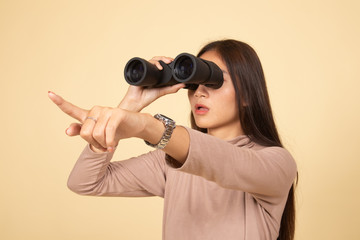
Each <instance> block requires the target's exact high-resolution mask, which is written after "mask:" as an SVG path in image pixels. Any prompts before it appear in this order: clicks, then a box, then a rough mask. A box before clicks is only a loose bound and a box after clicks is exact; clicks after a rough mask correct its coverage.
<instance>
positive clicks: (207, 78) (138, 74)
mask: <svg viewBox="0 0 360 240" xmlns="http://www.w3.org/2000/svg"><path fill="white" fill-rule="evenodd" d="M160 64H161V66H162V67H163V70H161V71H160V70H159V69H158V68H157V67H156V66H155V65H153V64H151V63H150V62H148V61H146V60H144V59H142V58H138V57H135V58H132V59H130V60H129V61H128V62H127V64H126V66H125V70H124V75H125V80H126V81H127V82H128V83H129V84H130V85H135V86H143V87H151V88H156V87H164V86H171V85H175V84H177V83H185V84H186V87H185V88H188V89H196V88H197V86H198V85H199V84H202V85H205V86H207V87H210V88H215V89H217V88H220V87H221V86H222V84H223V82H224V79H223V72H222V70H221V69H220V68H219V67H218V66H217V65H216V64H215V63H213V62H210V61H206V60H204V59H201V58H198V57H195V56H194V55H191V54H189V53H182V54H180V55H178V56H177V57H176V58H175V60H174V61H173V62H171V63H170V64H166V63H164V62H163V61H160Z"/></svg>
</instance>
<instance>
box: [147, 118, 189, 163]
mask: <svg viewBox="0 0 360 240" xmlns="http://www.w3.org/2000/svg"><path fill="white" fill-rule="evenodd" d="M143 117H144V118H145V124H146V126H145V127H144V130H143V132H142V133H141V135H140V138H142V139H144V140H146V141H148V142H150V143H152V144H157V143H158V142H159V141H160V139H161V137H162V135H163V133H164V131H165V127H164V124H163V123H162V122H160V121H159V120H157V119H155V118H154V117H152V116H150V115H148V114H145V115H144V116H143ZM189 144H190V137H189V134H188V132H187V130H186V129H185V128H184V127H182V126H177V127H176V128H175V129H174V131H173V133H172V135H171V138H170V141H169V142H168V144H167V145H166V147H165V148H164V149H163V151H164V152H165V153H166V154H168V155H169V156H171V157H172V158H174V159H175V160H177V161H178V162H180V163H184V162H185V160H186V157H187V154H188V151H189Z"/></svg>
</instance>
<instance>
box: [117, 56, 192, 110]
mask: <svg viewBox="0 0 360 240" xmlns="http://www.w3.org/2000/svg"><path fill="white" fill-rule="evenodd" d="M160 60H161V61H163V62H165V63H166V64H169V63H171V62H172V61H173V60H174V59H173V58H169V57H153V58H152V59H151V60H149V62H150V63H152V64H154V65H155V66H156V67H157V68H158V69H159V70H162V69H163V67H162V66H161V64H160V63H159V61H160ZM184 87H185V84H183V83H179V84H176V85H173V86H166V87H162V88H144V87H140V86H132V85H130V86H129V88H128V91H127V93H126V95H125V97H124V98H123V100H122V101H121V103H120V104H119V105H118V107H119V108H122V109H125V110H129V111H134V112H140V111H141V110H142V109H143V108H145V107H146V106H148V105H149V104H150V103H152V102H153V101H155V100H156V99H158V98H159V97H162V96H164V95H166V94H171V93H176V92H177V91H179V89H181V88H184Z"/></svg>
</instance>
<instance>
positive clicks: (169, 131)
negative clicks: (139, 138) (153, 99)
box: [145, 113, 176, 149]
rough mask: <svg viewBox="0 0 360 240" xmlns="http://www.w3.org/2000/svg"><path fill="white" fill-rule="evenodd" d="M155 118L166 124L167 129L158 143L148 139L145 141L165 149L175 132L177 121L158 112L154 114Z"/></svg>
mask: <svg viewBox="0 0 360 240" xmlns="http://www.w3.org/2000/svg"><path fill="white" fill-rule="evenodd" d="M154 118H156V119H158V120H159V121H161V122H162V123H163V124H164V126H165V131H164V133H163V135H162V137H161V139H160V141H159V142H158V143H157V144H151V143H149V142H148V141H145V143H146V144H147V145H149V146H151V147H154V148H157V149H163V148H164V147H165V146H166V145H167V144H168V142H169V141H170V138H171V134H172V133H173V131H174V129H175V127H176V123H175V121H174V120H172V119H171V118H169V117H166V116H164V115H162V114H159V113H158V114H156V115H155V116H154Z"/></svg>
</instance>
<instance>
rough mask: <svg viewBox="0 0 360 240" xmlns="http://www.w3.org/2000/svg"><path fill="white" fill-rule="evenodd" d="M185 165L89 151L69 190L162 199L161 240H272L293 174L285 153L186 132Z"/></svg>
mask: <svg viewBox="0 0 360 240" xmlns="http://www.w3.org/2000/svg"><path fill="white" fill-rule="evenodd" d="M186 129H187V130H188V132H189V135H190V149H189V153H188V157H187V159H186V161H185V163H184V164H183V165H182V166H180V168H175V166H174V164H173V163H174V162H173V161H171V159H170V158H169V157H167V156H166V155H165V153H164V152H163V151H161V150H156V151H152V152H149V153H147V154H144V155H141V156H139V157H134V158H131V159H128V160H124V161H116V162H115V161H113V162H110V160H111V159H112V156H113V154H111V153H94V152H93V151H92V150H91V149H90V147H89V146H87V147H86V148H85V149H84V151H83V152H82V153H81V155H80V157H79V159H78V161H77V162H76V164H75V167H74V169H73V170H72V172H71V174H70V177H69V180H68V186H69V188H70V189H71V190H72V191H74V192H76V193H79V194H82V195H96V196H98V195H102V196H126V197H146V196H159V197H163V198H164V218H163V239H164V240H197V239H199V240H207V239H216V240H217V239H226V240H232V239H243V240H245V239H246V240H257V239H261V240H263V239H276V238H277V236H278V232H279V228H280V221H281V216H282V212H283V209H284V206H285V203H286V200H287V195H288V192H289V189H290V187H291V185H292V183H293V181H294V179H295V176H296V173H297V168H296V163H295V161H294V160H293V158H292V156H291V155H290V153H289V152H288V151H287V150H285V149H283V148H280V147H263V146H260V145H257V144H255V143H253V142H251V141H250V140H249V138H247V137H246V136H239V137H237V138H235V139H233V140H231V141H223V140H220V139H218V138H215V137H212V136H209V135H207V134H203V133H200V132H198V131H195V130H192V129H189V128H186Z"/></svg>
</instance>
